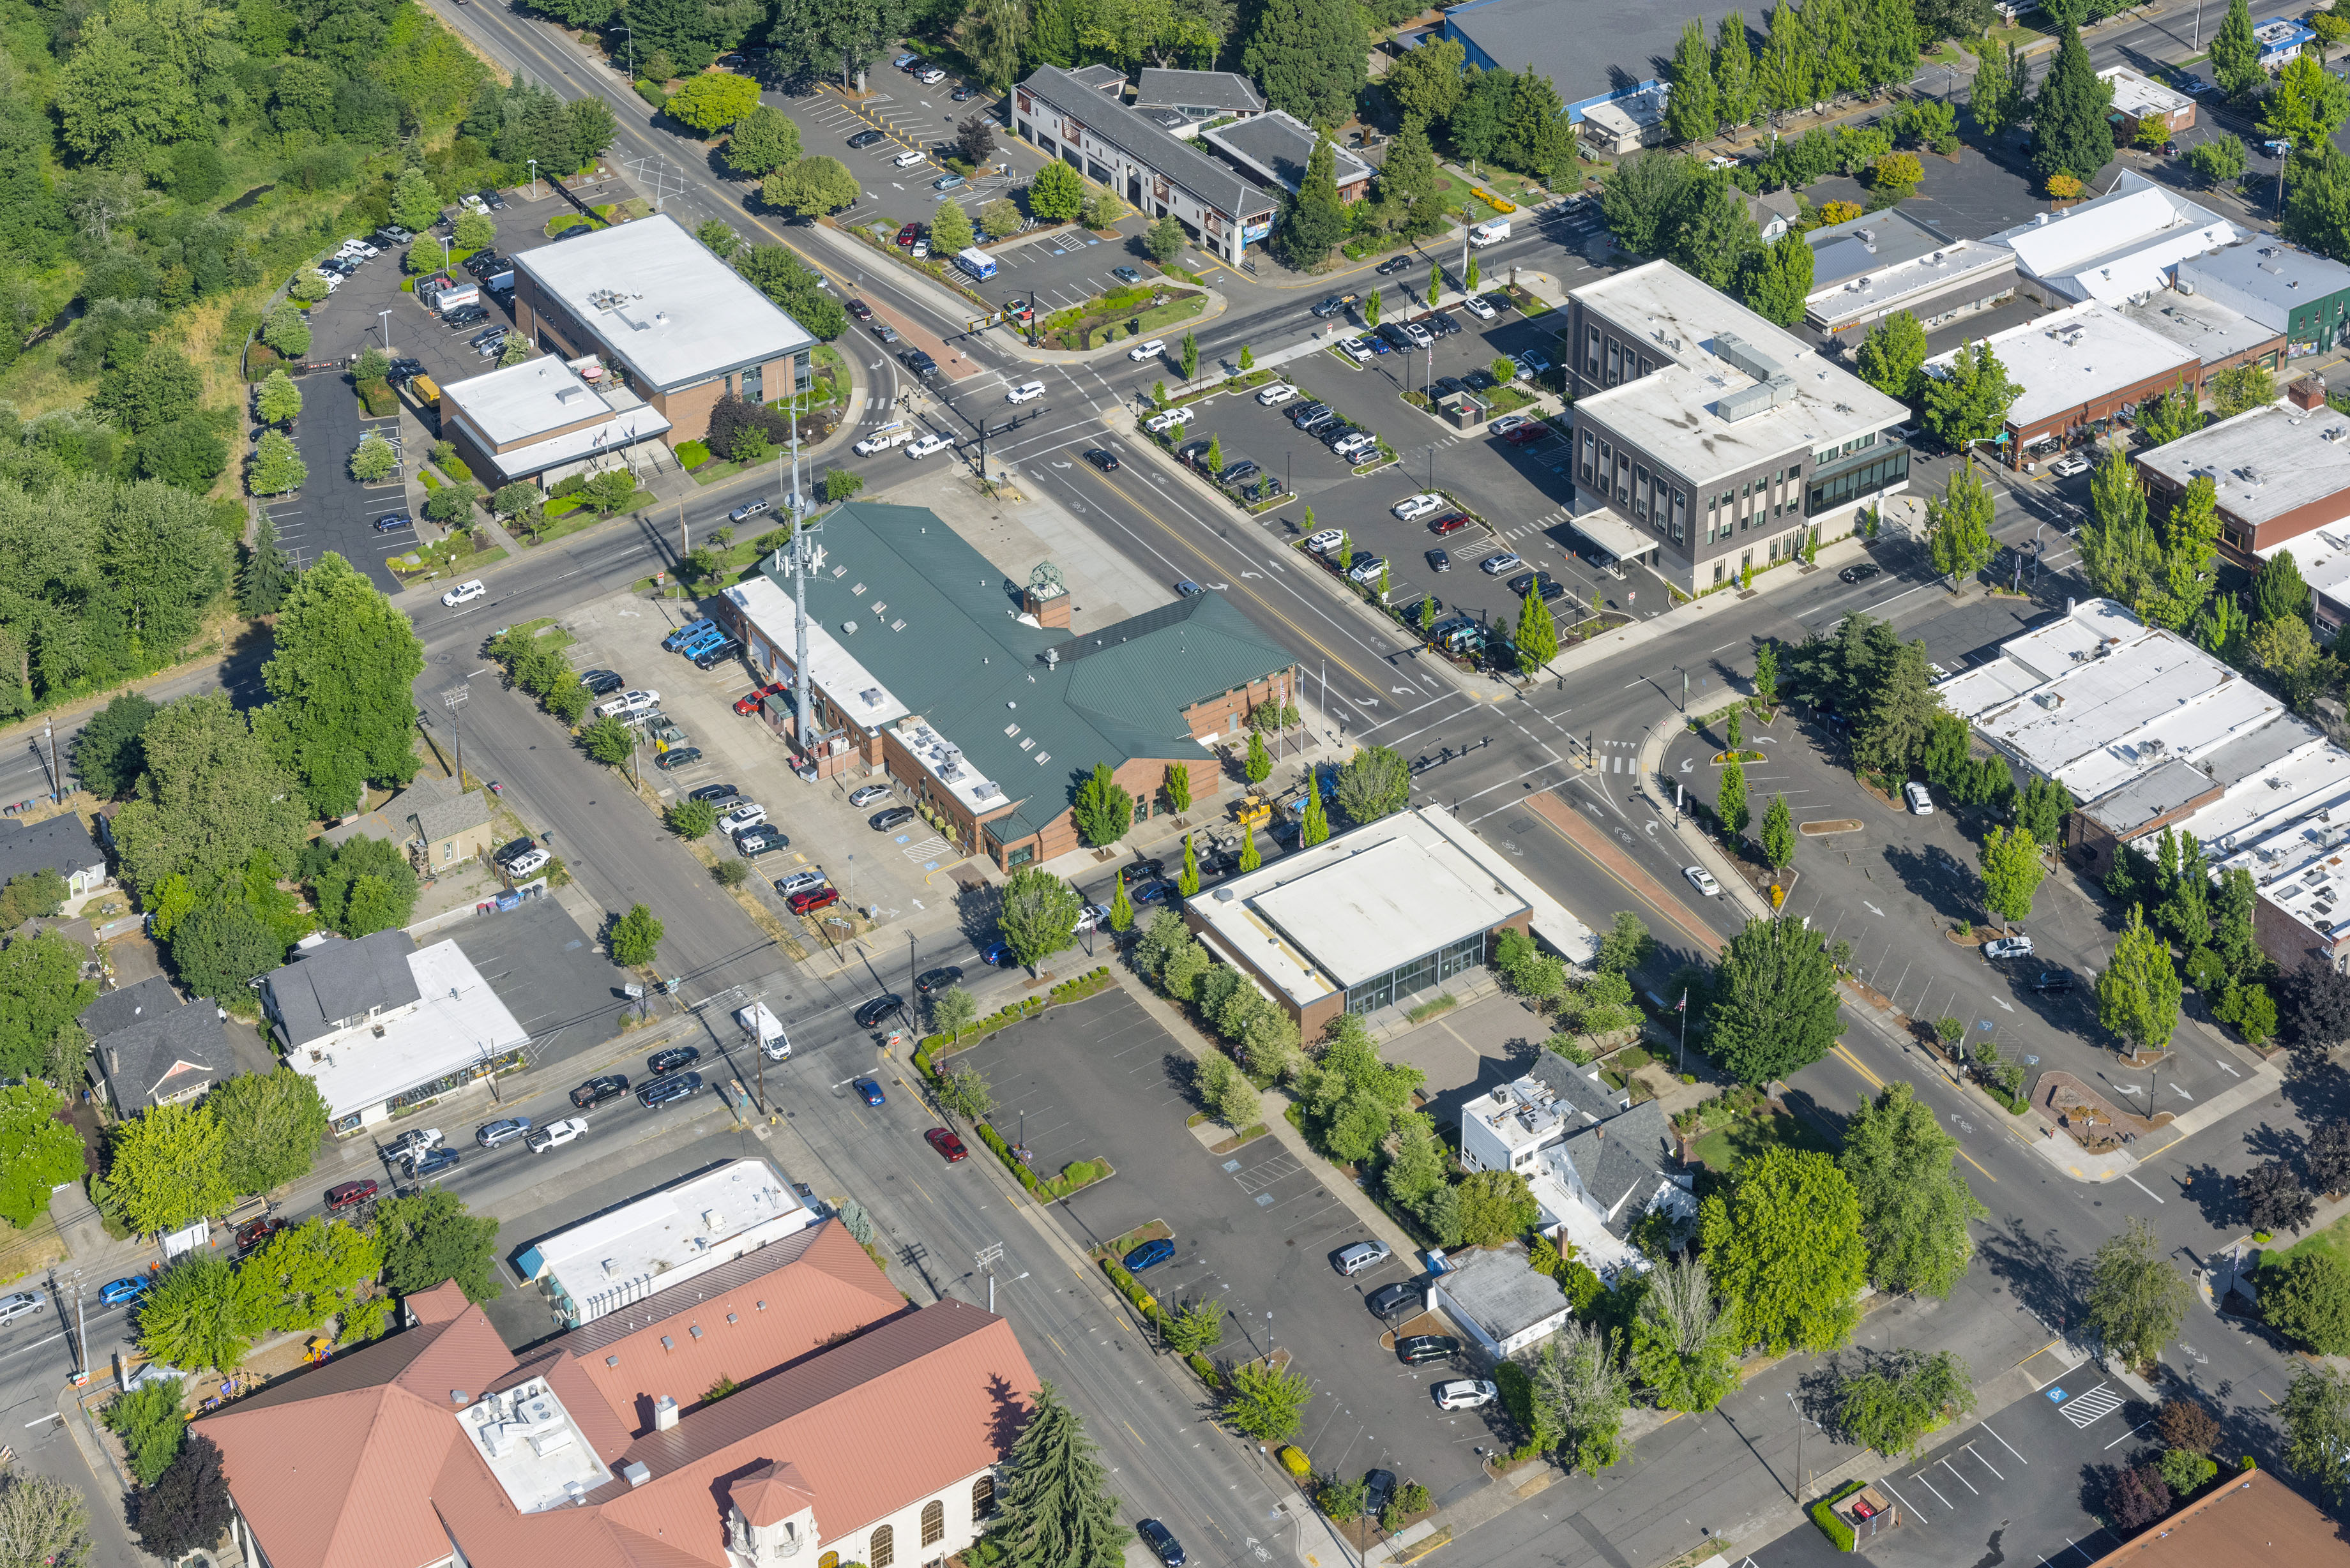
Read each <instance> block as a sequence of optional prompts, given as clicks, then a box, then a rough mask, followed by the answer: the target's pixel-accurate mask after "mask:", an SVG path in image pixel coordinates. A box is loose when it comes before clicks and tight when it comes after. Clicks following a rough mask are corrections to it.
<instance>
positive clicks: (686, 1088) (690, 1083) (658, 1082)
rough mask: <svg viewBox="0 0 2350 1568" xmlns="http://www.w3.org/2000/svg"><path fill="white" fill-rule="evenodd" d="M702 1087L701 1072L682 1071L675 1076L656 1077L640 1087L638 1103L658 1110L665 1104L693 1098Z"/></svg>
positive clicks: (646, 1107)
mask: <svg viewBox="0 0 2350 1568" xmlns="http://www.w3.org/2000/svg"><path fill="white" fill-rule="evenodd" d="M701 1088H702V1075H701V1074H699V1073H680V1074H679V1075H677V1076H676V1077H674V1078H656V1079H654V1080H653V1081H652V1082H651V1083H650V1084H647V1085H645V1086H644V1087H643V1088H641V1089H639V1090H638V1091H637V1103H638V1104H639V1105H640V1106H644V1107H645V1109H647V1110H649V1111H650V1110H658V1109H660V1107H661V1106H673V1105H675V1104H676V1103H677V1102H678V1101H680V1100H682V1099H689V1098H691V1096H693V1095H695V1094H697V1093H699V1092H700V1090H701Z"/></svg>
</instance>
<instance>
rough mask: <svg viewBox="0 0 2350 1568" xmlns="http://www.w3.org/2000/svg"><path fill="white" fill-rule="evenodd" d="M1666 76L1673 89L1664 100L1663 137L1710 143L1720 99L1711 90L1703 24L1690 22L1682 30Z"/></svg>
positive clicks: (1710, 54) (1709, 57)
mask: <svg viewBox="0 0 2350 1568" xmlns="http://www.w3.org/2000/svg"><path fill="white" fill-rule="evenodd" d="M1669 77H1670V78H1671V81H1672V84H1673V90H1672V92H1671V94H1670V95H1669V97H1668V98H1667V99H1665V134H1666V135H1668V136H1670V137H1671V138H1672V139H1673V140H1676V141H1682V142H1690V141H1709V140H1712V138H1713V133H1714V131H1715V130H1718V129H1719V125H1718V118H1719V116H1720V114H1721V96H1720V95H1719V94H1718V93H1716V92H1715V91H1714V89H1713V51H1712V50H1711V49H1710V48H1708V47H1706V43H1705V25H1704V24H1703V23H1701V22H1699V21H1696V20H1694V19H1692V20H1690V22H1689V24H1688V25H1687V26H1683V27H1682V28H1681V38H1680V42H1679V44H1677V45H1675V46H1674V47H1673V64H1672V69H1671V71H1670V72H1669Z"/></svg>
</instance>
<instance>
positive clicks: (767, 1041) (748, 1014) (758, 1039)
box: [734, 1002, 792, 1062]
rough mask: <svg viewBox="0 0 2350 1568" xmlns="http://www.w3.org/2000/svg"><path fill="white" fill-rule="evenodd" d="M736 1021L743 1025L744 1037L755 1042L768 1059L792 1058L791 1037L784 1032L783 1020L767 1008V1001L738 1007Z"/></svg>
mask: <svg viewBox="0 0 2350 1568" xmlns="http://www.w3.org/2000/svg"><path fill="white" fill-rule="evenodd" d="M734 1022H735V1023H739V1024H741V1025H742V1026H743V1036H744V1038H746V1039H748V1040H751V1041H754V1042H755V1043H756V1044H757V1045H758V1047H759V1049H760V1050H762V1051H764V1052H765V1053H766V1054H767V1060H768V1061H770V1062H785V1061H789V1060H790V1059H791V1054H792V1042H791V1038H790V1036H788V1035H786V1034H785V1033H784V1026H783V1023H782V1022H781V1021H780V1020H779V1019H777V1018H776V1017H775V1014H774V1013H773V1012H769V1011H768V1010H767V1004H766V1003H765V1002H753V1003H752V1004H751V1005H750V1006H748V1007H743V1008H737V1009H736V1010H735V1012H734Z"/></svg>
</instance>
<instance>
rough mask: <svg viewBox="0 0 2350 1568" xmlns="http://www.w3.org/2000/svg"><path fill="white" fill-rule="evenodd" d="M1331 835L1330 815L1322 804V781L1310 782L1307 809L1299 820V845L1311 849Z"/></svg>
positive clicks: (1307, 792) (1306, 797) (1306, 795)
mask: <svg viewBox="0 0 2350 1568" xmlns="http://www.w3.org/2000/svg"><path fill="white" fill-rule="evenodd" d="M1329 836H1330V817H1329V814H1328V813H1327V812H1326V810H1325V809H1324V807H1323V805H1322V789H1321V784H1320V781H1319V780H1318V779H1317V780H1315V781H1313V782H1312V783H1310V784H1308V786H1307V788H1306V791H1305V811H1304V812H1303V813H1302V814H1301V815H1299V817H1298V822H1297V846H1298V847H1299V848H1300V849H1311V848H1313V847H1314V846H1315V845H1317V844H1319V843H1321V842H1322V841H1323V840H1324V839H1326V838H1327V837H1329Z"/></svg>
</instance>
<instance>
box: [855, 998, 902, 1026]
mask: <svg viewBox="0 0 2350 1568" xmlns="http://www.w3.org/2000/svg"><path fill="white" fill-rule="evenodd" d="M905 1005H906V999H905V998H904V997H902V996H899V994H898V993H897V992H894V991H889V992H882V993H881V994H880V995H879V996H877V997H875V998H874V999H873V1000H872V1001H870V1002H866V1003H865V1004H864V1005H862V1006H860V1007H859V1008H858V1010H857V1027H858V1028H859V1029H870V1028H872V1027H873V1026H874V1025H875V1024H877V1023H880V1022H881V1021H882V1020H883V1019H885V1018H887V1017H889V1015H890V1014H891V1013H893V1012H897V1011H898V1010H899V1009H900V1008H902V1007H904V1006H905Z"/></svg>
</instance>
